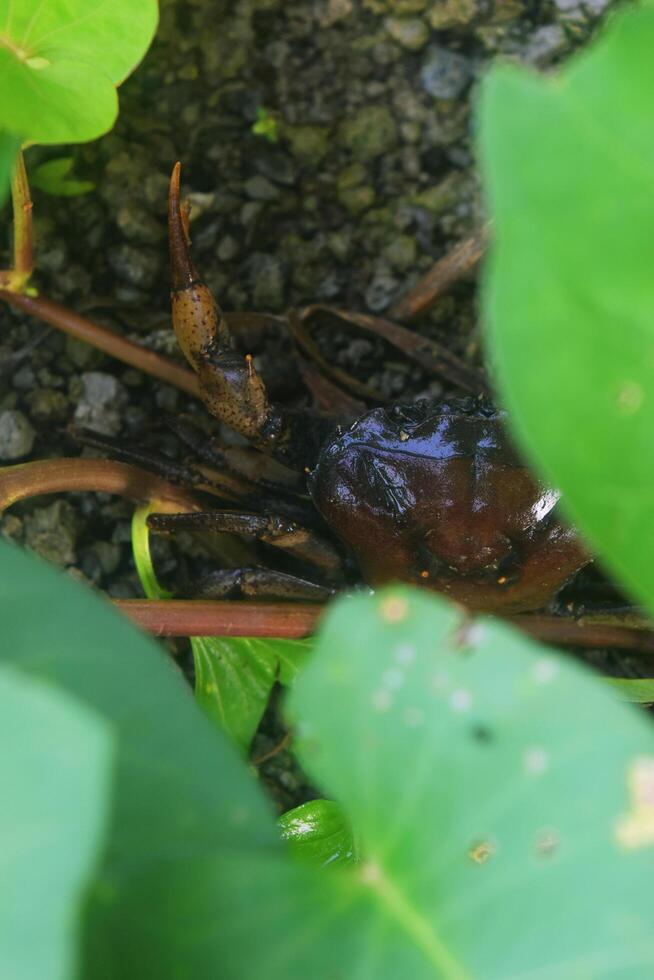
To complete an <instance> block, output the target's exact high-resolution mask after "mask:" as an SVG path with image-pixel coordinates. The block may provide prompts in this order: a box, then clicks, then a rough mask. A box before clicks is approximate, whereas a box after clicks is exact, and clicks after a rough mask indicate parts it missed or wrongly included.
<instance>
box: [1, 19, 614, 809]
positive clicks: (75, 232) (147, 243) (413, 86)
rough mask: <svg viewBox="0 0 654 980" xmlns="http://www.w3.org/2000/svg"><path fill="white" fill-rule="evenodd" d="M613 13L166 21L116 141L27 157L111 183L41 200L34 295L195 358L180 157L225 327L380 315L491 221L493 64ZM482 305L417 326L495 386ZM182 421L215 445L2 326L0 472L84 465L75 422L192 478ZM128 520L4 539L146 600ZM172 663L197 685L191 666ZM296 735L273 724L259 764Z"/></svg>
mask: <svg viewBox="0 0 654 980" xmlns="http://www.w3.org/2000/svg"><path fill="white" fill-rule="evenodd" d="M606 6H607V4H606V3H605V0H585V2H577V0H557V2H540V0H495V2H493V0H194V2H193V0H175V2H173V0H164V2H162V4H161V7H162V10H161V24H160V28H159V31H158V34H157V38H156V40H155V43H154V44H153V46H152V48H151V50H150V52H149V53H148V55H147V57H146V59H145V60H144V62H143V64H142V65H141V66H140V67H139V69H138V70H137V71H136V72H135V73H134V75H133V76H132V77H131V78H130V79H129V80H128V81H127V82H126V83H125V85H124V86H123V87H122V88H121V90H120V101H121V113H120V118H119V122H118V124H117V126H116V128H115V130H114V131H113V132H112V133H110V134H109V135H107V136H106V137H104V138H103V139H101V140H99V141H97V142H95V143H92V144H88V145H86V146H81V147H76V148H66V149H62V148H59V147H58V148H38V147H37V148H33V149H31V150H30V151H29V152H28V155H27V163H28V167H29V168H30V169H33V168H35V167H36V166H38V165H39V163H41V162H44V161H45V160H48V159H53V158H56V157H60V156H63V155H66V156H68V155H72V156H73V158H74V171H73V172H74V175H75V177H77V178H79V179H81V180H85V181H91V182H92V183H93V185H94V189H93V191H91V192H90V193H88V194H85V195H83V196H78V197H54V196H50V195H47V194H45V193H43V192H41V191H39V190H37V189H35V190H34V216H35V227H36V234H37V252H36V261H37V272H36V275H35V279H34V282H35V285H36V286H37V287H38V289H39V290H40V291H41V292H42V293H43V294H45V295H47V296H50V297H52V298H54V299H56V300H57V301H59V302H61V303H64V304H65V305H67V306H69V307H71V308H72V309H74V310H76V311H78V312H81V313H84V314H86V315H89V316H91V317H92V318H94V319H96V320H98V321H99V322H101V323H103V324H105V325H106V326H108V327H110V328H111V329H112V330H115V331H117V332H119V333H122V334H124V335H126V336H128V337H130V338H131V339H134V340H136V341H138V342H139V343H142V344H145V345H147V346H149V347H152V348H154V349H156V350H158V351H161V352H163V353H166V354H168V355H170V356H172V357H179V355H178V352H177V350H176V345H175V342H174V337H173V334H172V330H171V326H170V315H169V298H168V281H167V276H168V258H167V251H166V225H165V214H166V194H167V183H168V177H169V173H170V169H171V167H172V164H173V163H174V162H175V160H181V161H182V164H183V184H184V192H185V194H186V195H187V196H188V197H189V199H190V202H191V205H192V214H191V234H192V238H193V248H194V256H195V259H196V264H197V266H198V267H199V269H200V270H201V271H202V274H203V276H204V277H205V278H206V279H207V281H208V283H209V284H210V286H211V287H212V289H213V290H214V292H215V295H216V297H217V298H218V300H219V302H220V304H221V305H222V306H223V308H224V309H226V310H235V311H260V312H272V313H282V312H283V311H284V310H286V309H288V308H289V307H298V306H303V305H306V304H310V303H326V304H333V305H336V306H339V307H342V308H346V309H350V310H358V311H362V312H368V313H373V314H376V315H380V316H383V315H384V314H385V312H386V311H388V309H389V308H390V307H391V306H392V304H393V302H394V301H396V300H397V299H399V298H400V297H401V296H402V295H403V294H404V293H405V292H406V291H407V290H408V289H409V288H410V287H411V286H412V285H413V284H415V283H416V281H417V280H418V279H419V278H420V277H421V276H422V275H423V274H424V273H425V271H426V270H427V269H429V268H430V267H431V266H432V265H433V263H434V262H435V261H436V260H437V259H438V258H439V257H441V256H442V255H443V254H445V253H446V252H447V251H448V250H449V249H450V248H451V247H452V246H453V245H454V244H455V243H456V242H457V241H459V240H461V239H462V238H464V237H466V236H467V235H468V234H470V233H471V232H472V231H473V230H475V229H477V228H479V227H480V226H481V224H482V223H483V221H484V209H483V202H482V200H481V194H480V187H479V177H478V174H477V171H476V168H475V164H474V159H473V148H472V141H471V113H472V106H473V104H474V98H475V92H476V86H477V82H478V79H479V78H480V77H481V75H482V74H483V73H484V72H485V70H486V69H487V68H488V66H489V64H490V63H491V62H492V61H493V60H494V59H496V58H510V59H512V60H515V61H520V62H523V63H526V64H529V65H532V66H533V67H534V68H536V69H540V70H547V69H549V68H550V67H552V66H554V65H556V64H557V63H558V62H559V61H561V60H562V59H564V58H565V57H567V56H568V55H569V54H570V53H571V52H572V51H573V50H574V49H575V48H577V47H579V46H581V45H583V43H584V42H585V41H586V39H587V38H588V37H590V36H591V34H592V32H593V31H594V30H595V28H596V26H597V24H598V21H599V20H600V18H601V16H602V14H603V13H604V9H605V7H606ZM5 217H6V218H7V220H8V215H5ZM3 223H4V224H5V225H6V222H3ZM7 237H8V236H7ZM7 258H8V256H7V254H6V252H5V253H3V254H0V261H2V262H3V264H6V261H7ZM475 296H476V290H475V283H474V281H473V280H470V281H466V282H462V283H460V284H458V285H457V286H456V287H455V288H453V289H452V290H450V291H449V293H448V294H447V295H446V296H444V297H443V298H442V299H441V300H440V301H439V302H438V303H437V304H436V305H435V307H434V308H433V309H432V310H431V311H430V313H429V314H428V315H427V316H425V317H424V318H423V319H422V320H421V321H420V322H419V323H418V324H416V325H415V329H416V330H418V331H420V332H422V333H424V334H425V336H428V337H431V338H433V339H435V340H437V341H438V342H439V343H442V344H443V345H444V346H446V347H447V348H448V349H449V350H450V351H452V352H453V353H455V354H457V355H458V356H459V357H460V358H462V359H463V360H464V361H465V362H466V363H467V364H469V365H470V366H471V367H480V366H481V364H482V352H481V333H480V328H479V322H478V316H477V310H476V305H475ZM316 339H317V342H318V343H319V345H320V348H321V351H322V353H323V355H324V356H325V358H326V359H327V360H328V361H329V362H330V363H332V364H334V365H336V366H338V367H339V368H341V369H342V370H344V371H346V372H348V373H349V374H350V375H352V376H353V377H355V378H357V379H359V380H360V381H363V382H366V383H371V384H373V385H374V387H375V388H377V389H378V390H379V391H381V392H382V393H383V395H384V396H385V397H386V398H388V399H396V400H409V401H410V400H414V399H416V398H432V399H438V398H441V397H443V396H444V395H448V394H450V393H454V392H455V389H453V387H452V385H451V383H450V382H449V381H448V379H447V378H446V377H444V378H435V377H434V376H433V375H429V374H427V373H426V372H424V371H422V370H421V369H420V367H419V366H417V365H415V363H413V362H411V361H409V360H406V359H404V358H403V357H402V355H401V354H400V353H399V352H398V351H396V350H393V349H390V348H389V347H388V346H387V345H386V344H385V343H383V342H382V341H379V340H377V339H375V338H371V337H370V335H364V334H361V333H356V332H355V331H354V330H352V329H349V328H345V327H344V326H343V325H342V324H338V323H336V324H334V323H332V324H331V326H329V325H327V326H326V327H324V328H323V329H322V330H321V331H319V332H318V333H317V334H316ZM247 340H248V343H249V344H250V345H251V347H252V349H253V352H254V354H255V358H256V361H255V363H256V364H257V366H258V368H259V369H260V370H261V372H262V374H263V376H264V378H265V380H266V382H267V384H268V385H269V387H270V389H271V392H272V393H273V394H274V396H275V397H276V398H278V399H280V400H283V401H286V402H287V403H292V404H303V403H308V401H309V394H308V392H307V390H306V388H304V387H303V385H302V382H301V379H300V376H299V372H298V370H297V366H296V363H295V361H294V358H293V352H292V345H291V341H290V338H289V337H288V336H287V335H286V334H285V333H284V332H283V331H281V330H280V329H279V328H275V327H274V326H269V327H268V328H266V329H265V330H263V331H261V332H260V333H259V334H258V335H257V336H256V337H254V338H247ZM34 345H36V346H34ZM167 414H169V415H180V414H188V415H189V416H191V417H193V418H194V419H196V420H197V421H198V423H199V424H200V425H203V426H207V425H208V422H207V420H206V416H205V414H204V409H203V408H202V406H201V405H198V404H197V403H195V402H193V401H192V400H190V399H189V398H188V397H187V396H185V395H184V394H183V393H181V392H179V391H177V390H176V389H173V388H170V387H168V386H166V385H162V384H160V383H159V382H155V381H154V380H153V379H151V378H148V377H145V376H143V375H142V374H140V373H139V372H137V371H135V370H133V369H131V368H128V367H126V366H125V365H123V364H121V363H118V362H116V361H114V360H112V359H111V358H109V357H107V356H105V355H103V354H101V353H99V352H98V351H96V350H94V349H92V348H90V347H88V346H85V345H83V344H82V343H80V342H77V341H74V340H71V339H70V338H66V337H64V336H63V335H61V334H59V333H57V332H55V331H51V330H50V331H49V330H47V329H45V328H44V327H43V326H42V325H40V324H38V323H36V322H34V321H32V320H30V319H29V318H28V317H25V316H22V315H19V314H16V313H14V312H11V311H9V310H8V309H6V308H2V309H0V459H1V462H2V463H3V464H4V463H10V462H20V461H23V460H27V459H42V458H44V457H57V456H62V455H68V456H70V455H78V454H79V453H80V447H79V446H78V445H76V444H75V443H74V442H73V440H72V439H71V437H70V435H69V434H68V429H69V426H70V425H71V424H77V425H80V424H82V425H84V426H87V427H89V428H91V429H94V430H95V431H97V432H98V433H100V434H102V435H105V436H110V437H113V438H118V439H120V440H121V442H122V443H124V444H133V445H134V446H137V447H140V448H142V449H146V450H147V449H153V450H155V451H157V452H163V453H166V454H168V455H170V456H171V457H173V458H179V457H180V454H181V453H182V450H181V448H180V446H179V444H178V441H177V440H176V438H175V437H174V436H173V435H172V433H170V431H169V430H168V429H167V428H166V426H165V424H163V422H162V419H163V418H164V417H165V416H166V415H167ZM3 419H4V421H3ZM83 451H84V452H85V453H88V452H89V450H88V449H87V450H83ZM131 513H132V507H131V504H130V503H128V502H126V501H122V500H119V499H116V498H111V497H109V496H107V495H104V494H67V495H62V496H59V497H57V498H39V499H36V500H33V501H30V502H28V503H25V504H22V505H19V506H16V507H14V508H12V509H11V510H10V511H8V512H7V513H6V514H5V515H4V517H3V518H2V525H1V529H2V532H3V533H4V534H5V535H6V536H8V537H10V538H12V539H14V540H16V541H17V542H19V543H21V544H23V545H25V546H27V547H28V548H31V549H33V550H34V551H37V552H38V553H40V554H42V555H43V556H44V557H46V558H47V559H48V560H49V561H51V562H54V563H56V564H58V565H60V566H62V567H63V568H65V569H67V570H68V572H69V573H70V574H71V575H73V576H74V577H76V578H79V579H81V580H83V581H85V582H87V583H90V584H91V585H93V586H94V587H96V588H99V589H102V590H104V591H106V592H107V593H108V594H109V595H111V596H114V597H118V598H130V597H135V596H139V595H141V591H140V588H139V584H138V579H137V576H136V573H135V570H134V566H133V563H132V559H131V552H130V519H131ZM154 547H155V553H156V560H157V567H158V570H159V572H160V574H161V575H162V576H163V577H164V578H166V577H167V578H169V579H170V580H174V579H175V577H176V575H178V574H180V573H182V574H185V575H186V574H188V573H189V570H190V568H191V567H192V565H193V562H194V561H198V562H200V563H202V562H206V561H207V560H208V556H207V553H206V549H203V548H202V546H201V545H200V544H198V543H197V542H194V541H193V540H192V539H191V538H190V537H188V536H187V537H186V538H185V539H184V541H183V547H182V548H180V547H178V546H177V545H176V544H174V543H172V542H170V541H168V540H167V539H157V540H156V542H155V545H154ZM170 646H171V650H173V652H175V653H176V655H178V656H180V658H181V661H182V663H185V664H188V656H187V653H185V651H184V649H183V647H182V646H180V645H179V644H170ZM279 737H280V736H279V726H278V721H277V714H276V711H275V710H274V708H273V709H271V711H269V712H268V715H267V716H266V719H265V721H264V725H263V726H262V732H261V734H260V736H258V739H257V742H256V744H255V747H254V755H255V756H256V755H263V754H265V753H266V752H269V751H271V749H274V747H275V745H276V744H277V742H278V741H279ZM267 771H268V775H269V777H270V779H271V781H272V782H273V783H274V784H275V787H276V789H275V792H276V795H277V799H278V801H279V804H280V806H282V807H284V806H286V805H290V804H291V803H292V802H299V801H301V800H302V798H303V797H304V795H305V793H306V787H303V784H302V779H301V776H299V775H298V774H297V773H295V772H294V771H293V770H292V769H291V768H290V767H289V760H288V754H287V753H280V754H279V755H278V756H275V757H273V759H272V760H271V762H270V763H269V764H268V770H267Z"/></svg>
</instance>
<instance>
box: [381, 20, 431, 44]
mask: <svg viewBox="0 0 654 980" xmlns="http://www.w3.org/2000/svg"><path fill="white" fill-rule="evenodd" d="M385 27H386V30H387V32H388V34H389V36H390V37H392V38H393V40H394V41H397V43H398V44H399V45H400V46H401V47H403V48H406V49H407V51H420V50H421V49H422V48H424V46H425V44H426V43H427V41H428V40H429V28H428V27H427V25H426V24H425V22H424V20H421V19H420V18H419V17H387V18H386V23H385Z"/></svg>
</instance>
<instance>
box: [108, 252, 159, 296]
mask: <svg viewBox="0 0 654 980" xmlns="http://www.w3.org/2000/svg"><path fill="white" fill-rule="evenodd" d="M107 259H108V261H109V265H110V266H111V268H112V269H113V270H114V272H115V273H116V275H117V276H118V278H119V279H122V280H123V282H124V283H127V285H129V286H135V287H136V288H137V289H148V288H149V287H150V286H152V285H153V284H154V281H155V279H156V278H157V275H158V272H159V264H160V256H159V253H158V252H153V251H150V250H149V249H145V248H140V247H138V248H137V246H136V245H128V244H127V243H124V244H122V245H115V246H114V247H113V248H109V249H107Z"/></svg>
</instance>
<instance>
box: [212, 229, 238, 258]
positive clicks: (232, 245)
mask: <svg viewBox="0 0 654 980" xmlns="http://www.w3.org/2000/svg"><path fill="white" fill-rule="evenodd" d="M239 251H240V249H239V244H238V242H237V241H236V239H235V238H232V236H231V235H225V236H224V238H221V239H220V241H219V242H218V248H217V249H216V255H217V256H218V258H219V259H220V261H221V262H231V260H232V259H235V258H236V256H237V255H238V253H239Z"/></svg>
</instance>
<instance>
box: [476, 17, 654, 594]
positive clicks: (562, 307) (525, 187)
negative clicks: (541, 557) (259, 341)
mask: <svg viewBox="0 0 654 980" xmlns="http://www.w3.org/2000/svg"><path fill="white" fill-rule="evenodd" d="M653 49H654V6H653V5H652V4H651V3H649V4H644V5H642V6H638V7H635V8H632V9H630V10H628V11H627V12H624V13H622V14H620V15H619V16H616V17H615V19H614V20H612V21H611V22H610V26H609V27H608V28H607V30H606V31H605V33H604V34H603V35H602V36H601V38H600V39H599V40H598V41H597V42H596V43H595V44H594V45H592V47H591V49H589V50H588V51H587V52H586V53H584V54H582V55H581V56H580V57H578V58H576V59H574V60H573V61H572V62H571V63H570V64H569V66H567V67H566V68H565V69H564V70H563V71H562V72H561V73H560V74H558V75H557V76H556V77H549V78H543V77H537V76H536V75H532V74H529V73H528V72H526V71H524V70H521V69H518V68H510V67H501V68H496V69H494V70H493V71H492V72H491V73H490V74H489V76H488V77H487V79H486V82H485V84H484V86H483V91H482V97H481V105H480V111H479V119H478V123H479V128H480V132H481V136H480V149H481V158H482V163H483V169H484V176H485V183H486V191H487V196H488V199H489V203H490V210H491V214H492V218H493V222H494V230H493V236H494V245H493V249H492V256H491V259H490V262H489V264H488V267H487V273H486V288H485V298H484V313H485V320H486V322H487V325H488V327H489V342H490V352H491V358H492V361H493V364H494V365H495V368H496V372H497V381H498V384H499V389H500V395H501V398H502V401H503V402H504V403H505V404H506V406H507V408H508V409H509V413H510V419H511V421H512V423H513V428H514V431H515V433H516V435H517V437H518V438H519V441H520V443H521V445H522V447H523V449H524V451H525V453H527V454H528V455H529V456H530V457H531V458H532V459H533V461H534V462H535V463H536V464H537V466H538V468H539V469H540V470H541V472H542V473H543V475H544V476H545V477H546V478H547V479H548V480H550V481H551V482H552V483H553V484H554V485H556V486H558V487H560V489H561V490H562V491H563V494H564V501H565V503H566V507H567V511H568V513H569V514H570V516H571V517H572V519H573V521H574V522H575V523H576V524H578V526H579V527H580V528H581V529H582V530H583V532H584V533H585V535H586V536H587V537H588V539H589V541H590V543H591V545H592V546H593V548H595V549H597V551H599V553H600V554H601V555H602V557H603V558H604V559H605V560H606V563H607V565H608V567H609V568H610V569H611V570H612V571H613V572H614V573H615V574H616V575H617V576H618V577H619V578H620V579H621V581H622V582H623V583H624V584H625V585H626V586H628V588H629V589H630V590H631V592H632V594H633V595H634V596H636V597H639V598H640V599H642V600H643V601H644V602H646V603H648V605H649V608H650V610H654V520H653V519H652V518H653V507H652V486H653V485H654V454H653V453H652V435H651V434H652V430H653V428H654V354H653V352H654V319H653V318H652V309H653V308H654V275H653V274H652V270H653V269H654V236H653V235H652V229H653V228H654V124H653V115H652V92H653V91H654V59H653V58H652V50H653Z"/></svg>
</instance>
